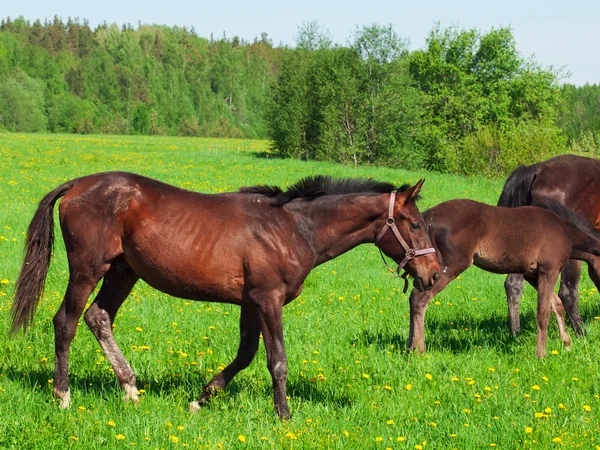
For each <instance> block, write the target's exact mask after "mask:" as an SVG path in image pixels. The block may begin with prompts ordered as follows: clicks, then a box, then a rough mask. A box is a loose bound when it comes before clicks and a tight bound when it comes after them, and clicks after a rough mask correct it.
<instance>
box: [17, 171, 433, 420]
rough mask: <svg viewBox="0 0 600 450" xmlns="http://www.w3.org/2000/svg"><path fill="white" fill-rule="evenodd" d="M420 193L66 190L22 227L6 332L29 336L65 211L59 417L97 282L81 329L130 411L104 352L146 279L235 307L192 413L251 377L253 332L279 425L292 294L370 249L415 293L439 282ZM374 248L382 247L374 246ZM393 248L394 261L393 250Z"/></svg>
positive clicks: (371, 187) (321, 181)
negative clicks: (224, 348) (235, 333)
mask: <svg viewBox="0 0 600 450" xmlns="http://www.w3.org/2000/svg"><path fill="white" fill-rule="evenodd" d="M423 182H424V180H420V181H419V182H418V183H417V184H416V185H414V186H408V185H403V186H400V187H396V186H394V185H393V184H391V183H384V182H377V181H374V180H371V179H367V180H364V179H362V180H361V179H332V178H330V177H325V176H316V177H309V178H305V179H302V180H300V181H299V182H297V183H296V184H294V185H292V186H291V187H290V188H288V189H287V190H283V189H281V188H279V187H276V186H254V187H249V188H243V189H241V190H240V191H239V192H231V193H223V194H202V193H197V192H191V191H187V190H183V189H179V188H177V187H175V186H171V185H168V184H165V183H162V182H160V181H157V180H154V179H151V178H146V177H143V176H140V175H136V174H133V173H126V172H106V173H98V174H93V175H89V176H84V177H81V178H76V179H73V180H71V181H68V182H66V183H64V184H62V185H60V186H58V187H57V188H55V189H54V190H52V191H51V192H49V193H48V194H47V195H46V196H45V197H44V198H43V199H42V200H41V202H40V204H39V207H38V208H37V210H36V212H35V214H34V216H33V219H32V221H31V223H30V225H29V228H28V231H27V240H26V254H25V260H24V263H23V267H22V269H21V272H20V275H19V277H18V280H17V284H16V293H15V301H14V304H13V306H12V319H13V320H12V331H13V333H15V332H17V331H18V330H19V329H20V328H21V327H22V328H23V330H24V332H26V330H27V328H28V326H29V324H30V322H31V321H32V320H33V316H34V312H35V308H36V304H37V302H38V301H39V300H40V299H41V297H42V294H43V289H44V283H45V279H46V276H47V273H48V268H49V263H50V258H51V252H52V244H53V241H54V226H53V220H54V219H53V210H54V205H55V203H56V202H57V200H58V199H59V198H61V197H62V201H61V202H60V206H59V218H60V227H61V230H62V235H63V238H64V242H65V247H66V252H67V259H68V263H69V282H68V286H67V289H66V293H65V296H64V300H63V302H62V304H61V306H60V308H59V310H58V312H57V313H56V315H55V316H54V319H53V324H54V330H55V351H56V362H55V372H54V394H55V396H56V397H57V398H58V399H60V403H59V404H60V406H61V407H68V406H69V404H70V390H69V375H68V360H69V348H70V345H71V342H72V340H73V338H74V336H75V331H76V329H77V322H78V320H79V318H80V317H81V314H82V313H83V310H84V308H85V305H86V302H87V300H88V297H89V296H90V294H91V293H92V291H93V290H94V288H95V287H96V286H97V284H98V283H99V281H100V280H103V282H102V286H101V288H100V291H99V292H98V295H97V296H96V298H95V300H94V301H93V303H92V304H91V305H90V307H89V308H88V309H87V311H86V312H85V316H84V318H85V322H86V323H87V325H88V327H89V328H90V330H91V331H92V333H93V334H94V336H95V337H96V339H97V340H98V342H99V344H100V346H101V347H102V349H103V351H104V353H105V354H106V356H107V358H108V360H109V361H110V363H111V365H112V368H113V369H114V372H115V374H116V376H117V378H118V380H119V383H120V385H121V387H122V389H123V391H124V392H125V394H124V399H125V400H126V401H129V400H132V401H134V402H135V401H137V400H138V397H137V387H136V377H135V374H134V372H133V370H132V368H131V367H130V365H129V363H128V362H127V360H126V359H125V357H124V356H123V354H122V352H121V350H120V349H119V347H118V345H117V343H116V341H115V339H114V336H113V331H112V323H113V321H114V320H115V316H116V314H117V311H118V309H119V307H120V306H121V305H122V304H123V302H124V301H125V299H126V298H127V296H128V295H129V293H130V292H131V290H132V288H133V286H134V285H135V284H136V282H137V281H138V280H139V279H142V280H144V281H145V282H146V283H148V284H149V285H150V286H152V287H154V288H155V289H158V290H160V291H162V292H165V293H167V294H169V295H172V296H176V297H181V298H184V299H189V300H203V301H212V302H225V303H231V304H236V305H239V306H240V307H241V314H240V343H239V349H238V352H237V355H236V357H235V359H234V360H233V362H231V363H230V364H229V365H228V366H227V367H225V369H223V371H221V372H220V373H219V374H217V375H215V376H214V377H213V378H212V379H211V380H210V381H209V382H208V383H207V384H206V385H205V386H204V387H203V389H202V393H201V395H200V397H199V398H198V400H197V401H195V402H192V403H190V410H191V411H196V410H197V409H199V408H200V407H201V406H202V405H204V404H205V403H207V402H208V400H209V398H210V397H211V395H213V394H214V393H215V391H217V390H219V389H223V388H225V386H226V385H227V384H228V383H229V382H230V381H231V379H232V378H233V377H234V376H235V375H236V374H237V373H239V372H240V371H241V370H243V369H244V368H246V367H247V366H248V365H249V364H250V363H251V361H252V360H253V358H254V355H255V354H256V351H257V350H258V345H259V335H260V333H261V332H262V335H263V338H264V343H265V348H266V353H267V365H268V369H269V372H270V374H271V378H272V384H273V403H274V406H275V412H276V414H277V415H279V416H280V417H282V418H286V417H289V416H290V412H289V407H288V403H287V399H286V379H287V373H288V369H287V358H286V353H285V348H284V342H283V328H282V307H283V306H284V305H285V304H287V303H289V302H290V301H292V300H293V299H294V298H296V297H297V296H298V295H299V294H300V292H301V291H302V287H303V283H304V280H305V278H306V277H307V276H308V274H309V272H310V271H311V270H312V269H313V268H314V267H316V266H318V265H319V264H323V263H325V262H327V261H329V260H331V259H333V258H336V257H337V256H338V255H340V254H342V253H344V252H346V251H348V250H350V249H352V248H354V247H355V246H357V245H359V244H363V243H373V242H375V241H376V240H377V242H378V246H379V247H380V249H381V250H382V251H383V252H385V253H394V255H396V258H397V259H396V262H399V263H400V265H401V266H404V267H405V269H406V270H407V271H409V272H410V273H411V274H412V276H413V277H414V279H415V282H414V285H415V286H416V288H418V289H424V290H425V289H431V288H432V287H433V286H434V284H435V282H436V281H437V279H438V278H439V265H438V263H437V258H436V256H435V253H434V250H433V248H431V243H430V241H429V236H428V234H427V233H426V231H425V224H424V222H423V218H422V217H421V215H420V213H419V210H418V209H417V207H416V204H415V201H416V200H417V198H418V194H419V191H420V190H421V188H422V186H423ZM390 230H392V231H393V233H392V232H389V231H390ZM380 235H381V236H384V237H385V238H386V239H385V240H381V239H378V238H380ZM387 235H393V236H394V237H393V238H392V239H387V237H388V236H387ZM380 240H381V242H379V241H380ZM399 244H400V246H401V247H402V250H399V249H397V248H395V247H397V246H398V245H399ZM399 269H400V266H399Z"/></svg>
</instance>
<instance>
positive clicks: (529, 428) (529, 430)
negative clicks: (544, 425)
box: [525, 427, 533, 434]
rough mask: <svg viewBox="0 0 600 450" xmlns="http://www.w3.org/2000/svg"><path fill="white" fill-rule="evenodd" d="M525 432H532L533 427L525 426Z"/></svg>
mask: <svg viewBox="0 0 600 450" xmlns="http://www.w3.org/2000/svg"><path fill="white" fill-rule="evenodd" d="M525 433H527V434H531V433H533V428H531V427H525Z"/></svg>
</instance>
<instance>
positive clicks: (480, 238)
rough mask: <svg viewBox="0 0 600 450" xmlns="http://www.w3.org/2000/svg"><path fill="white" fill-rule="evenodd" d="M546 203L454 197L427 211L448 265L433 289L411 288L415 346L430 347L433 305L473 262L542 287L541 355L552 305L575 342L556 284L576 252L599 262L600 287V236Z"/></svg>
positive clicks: (539, 316) (595, 268)
mask: <svg viewBox="0 0 600 450" xmlns="http://www.w3.org/2000/svg"><path fill="white" fill-rule="evenodd" d="M543 207H544V208H546V209H543V208H539V207H536V206H523V207H520V208H501V207H497V206H490V205H486V204H484V203H479V202H474V201H471V200H451V201H448V202H444V203H441V204H439V205H437V206H435V207H434V208H431V209H429V210H427V211H425V212H424V213H423V218H424V219H425V223H426V224H427V226H428V228H429V236H430V237H431V242H432V244H433V246H434V248H435V249H436V251H437V255H438V260H439V263H440V267H441V268H442V271H441V274H440V275H441V276H440V280H439V281H438V282H437V283H436V285H435V286H434V287H433V289H431V290H429V291H423V292H419V291H417V290H413V291H412V292H411V294H410V332H409V338H408V347H409V348H413V349H414V348H416V349H417V350H419V351H420V352H423V351H424V350H425V337H424V316H425V310H426V308H427V305H428V304H429V302H430V301H431V299H432V298H433V297H434V296H435V295H436V294H437V293H438V292H440V291H441V290H442V289H444V288H445V287H446V286H447V285H448V283H450V282H451V281H452V280H454V279H455V278H456V277H457V276H458V275H459V274H460V273H461V272H463V271H465V270H466V269H467V268H468V267H470V266H471V265H472V264H475V265H476V266H477V267H479V268H481V269H483V270H486V271H488V272H494V273H518V274H522V275H523V277H524V278H525V280H527V281H528V282H529V283H530V284H531V285H532V286H533V287H535V288H536V289H537V291H538V308H537V325H538V337H537V348H536V355H537V356H538V357H543V356H545V354H546V334H547V328H548V321H549V315H550V310H551V308H554V311H555V313H556V316H557V319H558V322H559V329H560V335H561V338H562V339H563V341H564V342H565V344H566V345H567V346H569V345H570V342H571V341H570V338H569V335H568V333H567V331H566V327H565V323H564V319H563V317H562V312H563V309H562V304H561V302H560V299H559V298H558V296H557V295H556V294H554V286H555V285H556V280H557V278H558V275H559V273H560V271H561V270H562V268H563V266H564V265H565V263H566V262H567V260H568V259H570V258H572V259H577V260H581V261H585V262H587V263H588V264H589V265H590V267H592V268H593V270H591V272H590V273H591V274H592V276H593V280H594V283H596V286H597V287H599V288H600V283H599V281H600V278H599V276H598V270H599V269H600V260H599V259H598V256H600V240H599V239H598V238H597V237H596V236H594V235H592V234H591V233H593V230H591V229H589V226H587V224H586V222H585V221H584V220H583V219H581V218H579V217H578V216H577V215H576V214H575V213H574V212H573V211H570V210H568V209H566V208H565V207H564V206H562V205H560V204H558V203H556V202H550V201H546V202H544V204H543ZM548 209H550V210H551V211H554V212H551V211H550V210H548ZM555 213H556V214H555ZM557 214H559V215H560V216H561V217H559V216H558V215H557ZM569 219H570V220H569Z"/></svg>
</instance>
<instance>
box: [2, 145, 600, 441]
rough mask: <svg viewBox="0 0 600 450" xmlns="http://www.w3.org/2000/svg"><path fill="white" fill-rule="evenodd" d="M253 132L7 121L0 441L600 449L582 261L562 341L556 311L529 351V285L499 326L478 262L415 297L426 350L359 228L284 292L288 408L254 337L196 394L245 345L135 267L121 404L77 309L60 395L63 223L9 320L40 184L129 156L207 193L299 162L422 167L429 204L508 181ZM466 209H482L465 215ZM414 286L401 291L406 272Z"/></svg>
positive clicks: (492, 194) (496, 298)
mask: <svg viewBox="0 0 600 450" xmlns="http://www.w3.org/2000/svg"><path fill="white" fill-rule="evenodd" d="M267 148H268V144H267V143H266V142H262V141H240V140H217V139H191V138H171V137H107V136H85V137H82V136H66V135H42V134H38V135H23V134H0V156H1V162H2V163H1V164H2V165H1V167H2V172H1V173H0V205H1V206H2V208H1V209H0V311H1V314H0V327H1V328H2V332H1V337H0V355H1V357H0V417H2V420H1V421H0V448H19V449H21V448H40V449H51V448H61V449H62V448H66V447H68V448H82V449H84V448H85V449H89V448H140V447H141V448H158V449H161V448H208V449H229V448H240V449H242V448H261V449H262V448H265V449H268V448H269V449H270V448H273V449H279V448H290V449H302V448H373V449H382V450H384V449H387V448H392V449H438V448H439V449H449V448H458V449H474V448H493V447H496V448H544V449H546V448H553V447H555V448H600V381H599V378H598V366H599V363H600V296H599V294H598V292H597V291H596V290H595V289H593V287H592V284H591V283H590V281H589V280H588V279H587V275H585V276H584V280H583V282H582V284H581V296H580V309H581V313H582V317H583V319H584V322H585V325H586V327H587V330H588V335H587V337H585V338H582V339H577V338H575V337H574V334H573V333H572V331H571V330H570V329H569V331H570V333H571V336H572V337H573V338H574V339H573V341H574V342H573V346H572V350H571V351H570V352H567V351H566V350H565V349H564V348H563V346H562V343H561V341H560V339H559V336H558V331H557V327H556V321H555V320H554V319H551V325H550V332H549V340H548V357H547V358H546V359H543V360H538V359H537V358H536V357H535V341H536V326H535V308H536V305H535V292H534V291H533V289H531V288H527V289H526V292H525V295H524V298H523V302H522V310H521V314H522V328H523V331H522V333H521V335H520V336H519V337H518V338H516V339H513V338H511V337H510V336H509V332H508V326H507V312H506V311H507V308H506V301H505V296H504V289H503V285H502V283H503V281H504V276H500V275H492V274H488V273H485V272H483V271H481V270H479V269H476V268H471V269H469V270H468V271H467V272H465V273H464V274H463V275H462V276H461V277H460V278H459V279H458V280H456V281H454V282H453V283H452V284H451V285H450V286H449V287H447V288H446V289H445V290H444V291H443V292H442V293H441V294H440V295H439V296H438V297H436V298H435V299H434V300H433V301H432V303H431V305H430V307H429V309H428V311H427V316H426V330H425V333H426V343H427V352H426V353H425V354H424V355H422V356H421V355H416V354H412V353H409V352H407V351H406V350H405V345H406V338H407V334H408V312H409V310H408V302H407V300H408V293H406V294H403V293H402V287H403V282H402V281H401V280H398V279H396V278H394V276H393V274H392V273H390V272H388V271H387V269H386V268H385V266H384V265H383V263H382V261H381V258H380V256H379V254H378V251H377V249H376V248H375V246H373V245H363V246H361V247H358V248H356V249H355V250H353V251H351V252H348V253H346V254H344V255H342V256H341V257H339V258H337V259H335V260H333V261H330V262H328V263H326V264H324V265H322V266H319V267H317V268H316V269H315V270H314V271H313V272H312V273H311V275H310V276H309V277H308V279H307V281H306V284H305V288H304V291H303V292H302V294H301V296H300V297H299V298H298V299H296V300H295V301H294V302H292V303H291V304H289V305H288V306H286V307H285V308H284V331H285V339H286V350H287V356H288V365H289V376H288V395H289V397H290V408H291V412H292V416H293V418H292V420H290V421H280V420H278V419H276V418H275V415H274V413H273V405H272V389H271V378H270V375H269V372H268V370H267V367H266V357H265V354H264V347H263V346H262V345H261V348H260V350H259V352H258V355H257V357H256V359H255V361H254V362H253V363H252V365H251V366H250V367H249V368H248V369H246V370H244V371H243V372H241V373H240V374H239V375H238V376H237V377H236V378H235V379H234V380H233V381H232V383H231V384H230V385H229V387H228V388H227V389H226V390H225V391H224V392H223V393H222V394H220V395H219V396H218V397H217V398H215V399H214V400H213V401H212V402H211V403H210V404H209V405H208V406H207V407H205V408H204V409H202V410H200V411H199V412H198V413H196V414H194V415H192V414H190V413H189V411H188V404H189V402H190V401H192V400H196V399H197V397H198V395H199V394H200V391H201V388H202V385H203V384H204V383H205V382H206V381H207V380H208V379H210V378H211V377H212V375H213V374H214V373H215V372H217V371H219V370H221V369H222V368H223V367H224V366H225V365H226V364H228V363H229V362H230V361H231V360H232V359H233V357H234V356H235V352H236V351H237V346H238V339H239V335H238V317H239V311H238V308H237V307H234V306H230V305H221V304H211V303H205V302H191V301H186V300H181V299H177V298H174V297H169V296H167V295H165V294H162V293H160V292H158V291H156V290H154V289H152V288H150V287H148V286H147V285H145V284H144V283H143V282H138V284H137V285H136V287H135V289H134V291H133V293H132V294H131V295H130V297H129V298H128V300H127V301H126V302H125V304H124V305H123V307H122V308H121V310H120V311H119V314H118V317H117V320H116V326H115V337H116V340H117V342H118V343H119V345H120V346H121V348H122V350H123V352H124V354H125V356H126V357H127V358H128V359H129V362H130V364H131V365H132V367H133V369H134V370H135V371H136V373H137V376H138V388H139V389H140V397H141V400H140V402H139V404H138V405H133V404H129V405H126V404H125V403H124V402H123V401H122V400H121V397H122V393H121V391H120V389H119V386H118V383H117V380H116V377H115V376H114V374H113V373H112V369H111V368H110V364H109V363H108V361H107V360H106V359H105V357H104V355H103V353H102V352H101V349H100V347H99V345H98V343H97V342H96V340H95V339H94V337H93V335H92V333H91V332H90V331H89V330H88V329H87V326H86V325H85V323H84V321H83V318H82V319H81V321H80V327H79V330H78V334H77V336H76V337H75V340H74V341H73V345H72V347H71V357H70V373H71V395H72V402H73V406H72V407H71V408H70V409H68V410H60V409H59V408H58V402H57V401H56V400H55V399H54V398H53V395H52V381H53V380H52V377H53V368H54V331H53V327H52V317H53V315H54V314H55V312H56V310H57V309H58V307H59V305H60V302H61V300H62V296H63V294H64V290H65V287H66V282H67V279H68V268H67V265H66V258H65V251H64V245H63V242H62V238H61V237H60V232H58V230H57V242H56V245H55V249H54V257H53V259H52V264H51V268H50V274H49V277H48V281H47V284H46V291H45V294H44V298H43V299H42V301H41V302H40V304H39V308H38V311H37V314H36V318H35V321H34V325H33V327H32V328H31V329H30V331H29V332H28V334H27V335H25V336H23V335H22V334H19V335H18V336H16V337H14V338H11V337H9V335H8V329H9V322H10V320H9V319H10V318H9V309H10V305H11V297H12V294H13V290H14V282H15V280H16V278H17V274H18V271H19V269H20V265H21V263H22V254H23V251H22V249H23V241H24V235H25V230H26V228H27V225H28V224H29V221H30V220H31V218H32V215H33V212H34V211H35V208H36V207H37V203H38V202H39V200H40V199H41V198H42V197H43V195H44V194H46V193H47V192H48V191H50V190H51V189H53V188H54V187H56V186H57V185H59V184H61V183H63V182H64V181H66V180H69V179H71V178H74V177H77V176H81V175H85V174H89V173H94V172H101V171H107V170H125V171H132V172H136V173H140V174H143V175H146V176H150V177H154V178H157V179H159V180H162V181H164V182H167V183H171V184H173V185H176V186H179V187H182V188H186V189H190V190H195V191H202V192H215V193H216V192H224V191H230V190H236V189H237V188H239V187H240V186H247V185H255V184H279V185H282V186H285V185H288V184H291V183H293V182H295V181H297V180H298V179H300V178H302V177H304V176H306V175H310V174H330V175H333V176H344V177H367V176H371V177H373V178H376V179H381V180H384V181H391V182H394V183H398V184H400V183H405V182H406V183H414V182H415V181H417V180H418V179H419V178H421V177H425V178H427V181H426V183H425V185H424V188H423V191H422V195H423V199H422V200H421V201H420V203H419V207H420V208H421V210H424V209H426V208H427V207H430V206H433V205H435V204H437V203H439V202H441V201H444V200H448V199H452V198H471V199H475V200H480V201H484V202H487V203H492V204H495V203H496V201H497V199H498V196H499V194H500V190H501V188H502V182H499V181H489V180H486V179H483V178H464V177H458V176H451V175H437V174H430V173H426V172H407V171H403V170H392V169H386V168H372V167H359V168H353V167H350V166H340V165H334V164H327V163H313V162H301V161H296V160H282V159H276V158H272V157H269V153H268V151H267ZM474 220H476V218H474ZM409 292H410V291H409Z"/></svg>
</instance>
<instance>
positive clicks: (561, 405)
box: [558, 403, 566, 409]
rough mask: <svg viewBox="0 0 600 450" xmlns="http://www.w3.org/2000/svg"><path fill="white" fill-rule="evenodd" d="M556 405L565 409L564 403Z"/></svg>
mask: <svg viewBox="0 0 600 450" xmlns="http://www.w3.org/2000/svg"><path fill="white" fill-rule="evenodd" d="M558 407H559V408H560V409H566V406H565V404H564V403H559V404H558Z"/></svg>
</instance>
